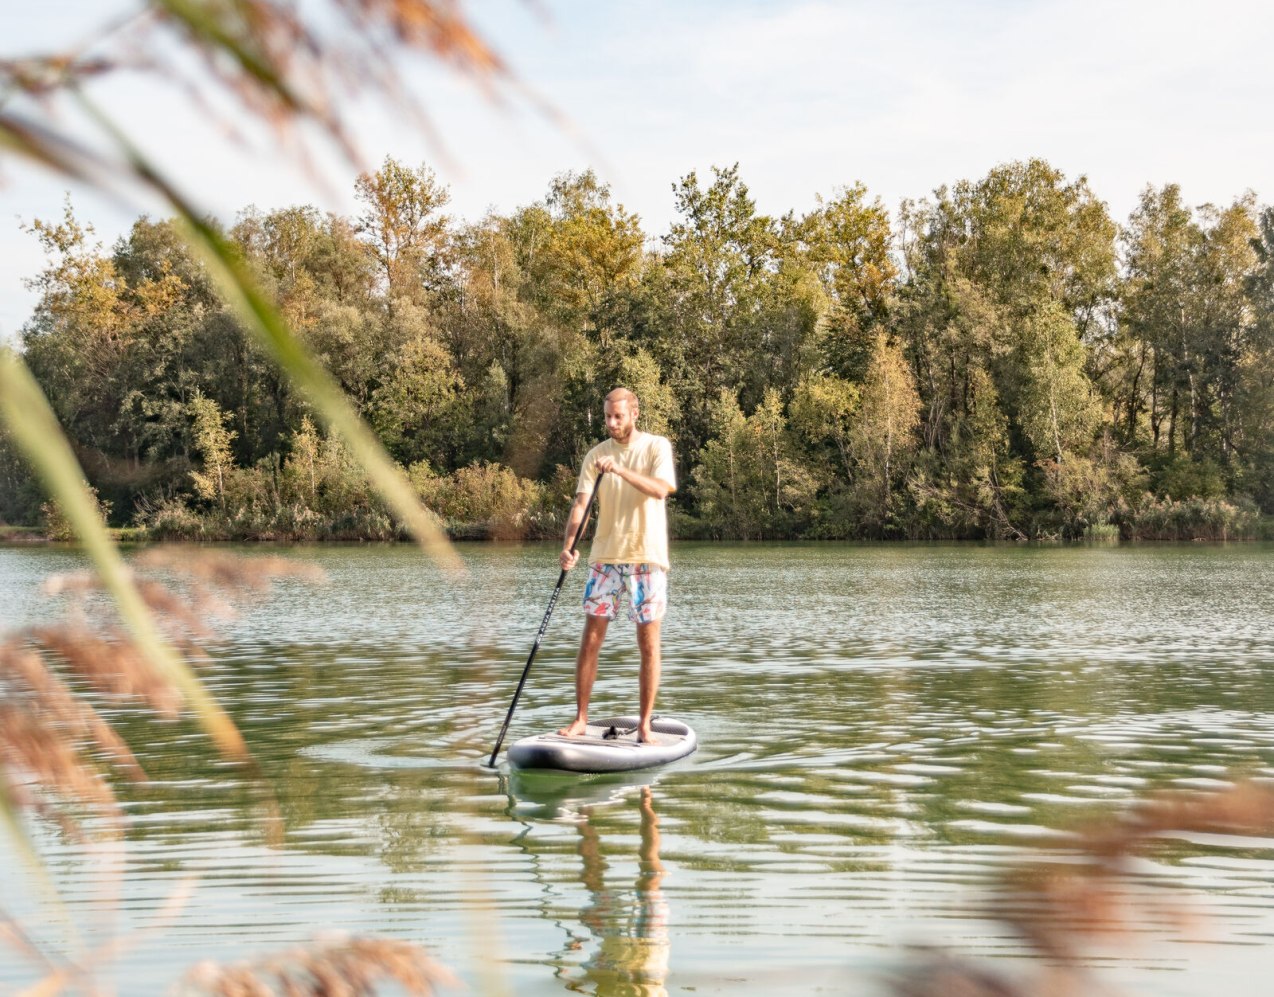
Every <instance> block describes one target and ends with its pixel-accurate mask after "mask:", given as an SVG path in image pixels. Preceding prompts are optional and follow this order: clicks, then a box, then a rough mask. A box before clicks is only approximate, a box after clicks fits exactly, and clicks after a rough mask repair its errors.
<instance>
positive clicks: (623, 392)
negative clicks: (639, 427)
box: [605, 388, 641, 408]
mask: <svg viewBox="0 0 1274 997" xmlns="http://www.w3.org/2000/svg"><path fill="white" fill-rule="evenodd" d="M605 400H606V401H608V402H627V403H628V404H629V405H631V406H632V407H633V408H641V403H640V402H639V401H637V396H636V395H634V394H633V393H632V392H631V391H629V390H628V389H627V388H615V389H614V390H613V391H611V392H610V394H608V395H607V396H606V399H605Z"/></svg>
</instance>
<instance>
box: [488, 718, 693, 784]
mask: <svg viewBox="0 0 1274 997" xmlns="http://www.w3.org/2000/svg"><path fill="white" fill-rule="evenodd" d="M638 719H639V718H637V717H610V718H608V719H606V720H595V721H590V722H589V724H588V729H587V731H586V732H585V733H583V734H581V735H579V736H578V737H566V736H564V735H562V734H558V733H557V732H556V731H555V732H553V733H550V734H536V735H534V736H532V737H524V738H522V740H520V741H515V742H514V743H513V744H511V745H510V746H509V762H510V763H511V764H512V765H515V766H516V767H518V768H520V769H562V770H565V771H567V772H626V771H629V770H631V769H646V768H653V767H654V766H656V765H667V764H668V763H669V762H674V761H676V760H677V759H678V758H684V757H685V756H686V755H688V754H690V752H692V751H694V750H695V748H696V747H697V746H698V743H699V742H698V739H697V738H696V737H695V732H694V731H693V730H691V729H690V727H688V726H687V725H686V724H683V723H682V722H681V721H680V720H672V719H670V718H668V717H656V718H655V719H654V720H652V721H651V723H650V729H651V731H652V733H653V734H654V740H653V741H650V742H647V743H642V742H641V741H638V740H637V730H636V728H637V721H638Z"/></svg>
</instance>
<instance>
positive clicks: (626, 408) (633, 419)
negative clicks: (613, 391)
mask: <svg viewBox="0 0 1274 997" xmlns="http://www.w3.org/2000/svg"><path fill="white" fill-rule="evenodd" d="M603 408H604V409H605V412H606V432H608V433H610V438H611V439H612V440H614V441H615V442H616V443H627V442H628V439H629V437H631V436H632V435H633V430H634V429H635V428H636V427H637V406H636V405H631V404H629V402H628V400H627V399H626V398H621V399H620V400H619V401H614V402H611V401H608V402H607V403H606V404H605V405H604V406H603Z"/></svg>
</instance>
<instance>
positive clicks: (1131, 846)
mask: <svg viewBox="0 0 1274 997" xmlns="http://www.w3.org/2000/svg"><path fill="white" fill-rule="evenodd" d="M1271 831H1274V789H1271V788H1269V787H1268V786H1265V785H1258V784H1256V783H1252V782H1241V783H1238V784H1236V785H1235V786H1233V787H1231V788H1229V789H1226V790H1223V791H1221V792H1217V793H1209V794H1202V795H1200V794H1192V793H1164V794H1161V795H1158V796H1154V797H1151V798H1149V799H1147V800H1145V801H1143V802H1141V803H1139V804H1137V805H1136V806H1134V807H1133V808H1132V809H1131V810H1130V811H1129V812H1128V813H1127V814H1126V815H1125V816H1124V817H1123V818H1122V819H1116V820H1108V821H1104V822H1102V823H1095V824H1092V825H1087V826H1083V827H1081V828H1079V829H1078V832H1077V834H1076V835H1075V837H1074V839H1073V840H1071V841H1069V842H1068V845H1067V851H1066V852H1065V854H1064V859H1065V861H1051V862H1050V861H1047V860H1040V861H1036V862H1033V863H1031V864H1029V865H1026V866H1024V867H1021V868H1019V869H1017V870H1015V871H1014V872H1012V873H1010V874H1009V875H1008V876H1007V877H1006V879H1005V882H1004V883H1003V884H1002V887H1001V889H1000V891H999V892H998V895H997V902H996V904H995V907H994V909H993V910H990V911H988V915H989V916H991V917H994V918H996V919H998V920H1000V921H1002V922H1004V923H1005V924H1007V925H1008V926H1009V927H1011V928H1013V929H1014V931H1015V932H1017V933H1018V934H1019V935H1020V936H1021V937H1022V938H1023V939H1024V940H1025V941H1026V943H1027V946H1028V948H1029V950H1030V951H1031V952H1032V953H1033V954H1034V955H1035V956H1037V958H1038V965H1040V966H1041V967H1043V968H1040V969H1038V970H1037V971H1036V972H1034V973H1033V974H1031V975H1029V976H1028V977H1027V978H1025V979H1013V978H1010V977H1008V976H1006V975H1004V974H1002V973H999V972H996V971H992V970H989V969H987V968H986V967H981V966H977V965H974V964H973V963H971V962H969V961H967V960H964V959H961V958H957V957H955V956H949V955H945V954H937V955H933V956H931V957H927V958H924V959H921V960H919V961H918V962H917V964H916V965H915V966H913V967H912V968H911V969H910V970H909V971H907V972H905V973H904V974H903V975H902V976H900V978H899V979H897V980H896V981H894V987H893V990H894V993H895V994H896V995H897V997H1028V995H1029V997H1040V995H1047V997H1086V995H1089V994H1094V993H1111V990H1110V988H1109V987H1106V986H1103V985H1102V984H1100V983H1099V982H1098V981H1097V980H1095V979H1094V978H1093V976H1092V974H1091V972H1090V970H1089V969H1088V967H1087V966H1086V965H1085V954H1086V952H1085V948H1086V946H1087V945H1089V944H1091V943H1094V942H1097V941H1101V940H1106V939H1111V938H1113V937H1118V936H1122V935H1126V934H1127V933H1129V932H1130V931H1132V930H1134V929H1135V928H1137V927H1138V925H1142V924H1147V923H1155V924H1160V925H1163V924H1167V925H1172V926H1175V927H1178V928H1182V929H1189V928H1190V927H1191V925H1192V923H1193V920H1192V917H1191V915H1190V913H1189V912H1188V911H1187V910H1186V908H1185V906H1184V904H1183V903H1182V902H1181V898H1180V897H1178V896H1176V895H1174V894H1172V893H1170V892H1169V891H1166V890H1154V889H1133V888H1131V887H1132V881H1133V873H1134V868H1133V866H1134V862H1135V861H1136V860H1137V859H1138V858H1139V857H1140V856H1142V855H1145V854H1146V853H1147V852H1149V851H1152V850H1153V848H1154V845H1155V842H1156V840H1157V839H1159V838H1161V837H1165V836H1168V835H1172V834H1182V833H1185V834H1190V833H1195V834H1221V835H1224V834H1238V835H1249V834H1250V835H1268V834H1270V833H1271ZM1059 857H1063V856H1059Z"/></svg>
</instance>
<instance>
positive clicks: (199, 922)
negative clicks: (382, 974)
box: [0, 543, 1274, 997]
mask: <svg viewBox="0 0 1274 997" xmlns="http://www.w3.org/2000/svg"><path fill="white" fill-rule="evenodd" d="M459 550H460V553H461V555H462V557H463V560H464V562H465V565H466V569H467V571H466V574H465V575H464V576H463V577H459V578H453V577H448V576H446V575H443V574H442V573H440V572H439V570H437V569H436V568H434V567H432V566H431V565H430V564H429V563H427V562H425V561H424V560H423V558H422V556H421V555H420V554H419V552H418V551H416V550H415V549H414V548H411V547H407V546H361V547H346V546H325V547H321V548H309V549H293V550H289V551H287V554H288V556H295V557H298V558H305V559H308V560H310V561H313V562H316V563H318V564H319V565H320V566H322V567H323V568H324V570H325V571H326V573H327V576H328V581H327V583H326V584H324V585H321V586H311V585H306V584H302V583H300V582H297V581H288V582H284V583H282V584H280V585H279V586H278V587H277V588H276V591H275V593H274V594H273V596H272V597H270V598H269V599H262V600H257V601H256V603H255V604H254V605H252V606H250V607H249V608H248V609H246V610H245V611H244V612H243V613H242V614H241V615H240V616H239V617H238V618H237V619H235V620H233V621H231V622H229V623H228V624H226V625H225V626H223V627H222V628H221V634H222V638H223V639H222V640H221V641H220V642H219V643H218V644H217V645H216V646H215V647H214V648H213V652H212V658H213V660H212V661H211V663H210V664H209V665H208V666H207V668H206V671H205V675H206V678H207V681H208V683H209V685H210V686H211V687H212V689H213V690H214V691H215V693H216V695H217V696H218V697H219V698H220V699H221V701H222V702H223V703H224V704H225V705H226V706H227V707H228V709H229V710H230V712H231V713H232V714H233V715H234V717H235V719H236V720H237V722H238V723H239V724H240V726H241V728H242V730H243V731H244V733H245V735H246V736H247V738H248V740H249V742H250V744H251V746H252V749H253V751H254V752H255V754H256V756H257V758H258V759H259V760H260V762H261V765H262V767H263V768H264V769H265V771H266V773H267V774H268V777H269V781H270V784H271V786H272V788H273V793H274V796H275V797H276V799H277V807H278V810H279V811H280V812H281V815H282V818H283V824H284V830H283V831H282V838H281V840H277V841H276V840H273V839H271V837H270V834H269V830H268V827H269V822H268V820H267V819H265V818H264V817H263V815H264V814H267V813H268V807H266V806H264V805H263V804H262V803H261V799H260V798H261V795H262V794H261V792H260V790H259V789H256V788H254V787H253V786H252V785H249V784H245V782H244V781H243V778H242V776H241V775H240V774H239V773H238V772H237V771H236V770H235V769H234V768H232V767H229V766H227V765H226V764H225V763H223V762H221V761H219V760H218V759H217V758H216V756H215V755H214V753H213V752H212V751H210V749H209V748H208V747H207V745H206V743H205V741H204V740H203V739H202V738H201V737H200V736H199V735H198V734H197V733H194V732H192V731H191V730H190V729H188V728H187V727H185V726H181V725H178V726H166V725H163V724H159V723H152V722H150V721H144V720H141V719H138V718H136V717H134V716H131V715H124V716H122V717H121V718H120V722H121V725H122V728H123V729H124V730H125V732H126V733H127V734H128V735H129V736H130V738H131V739H132V740H133V743H134V744H135V745H136V746H137V749H138V755H139V757H140V760H141V761H142V763H143V765H144V766H145V767H146V768H147V769H148V771H149V773H150V775H151V779H152V781H151V782H150V783H148V784H146V785H144V786H135V787H134V786H125V787H121V790H120V791H121V795H122V796H123V798H124V799H125V801H126V806H127V810H128V813H129V820H130V823H129V830H128V833H127V836H126V840H125V842H124V843H123V845H122V846H121V847H118V848H116V847H110V846H106V845H102V844H97V845H88V844H85V843H82V842H76V841H75V840H73V839H70V838H67V837H65V836H64V835H62V834H61V833H59V832H56V831H54V830H53V829H51V828H49V827H44V826H40V827H38V828H37V829H36V832H35V837H36V841H37V844H38V846H39V847H40V850H41V851H42V853H43V855H44V856H45V858H46V861H47V863H48V865H49V867H50V869H51V871H52V875H53V877H54V879H55V881H56V882H57V884H58V887H59V889H60V891H61V893H62V895H63V897H64V899H65V901H66V904H67V908H68V910H69V912H70V915H71V920H73V921H74V922H75V923H76V924H77V925H78V926H79V930H80V931H81V932H82V933H84V935H85V936H86V939H87V943H88V944H90V945H92V944H100V943H102V942H103V941H104V940H106V939H108V938H116V939H123V940H124V941H125V942H126V948H125V951H123V952H122V953H121V954H119V955H118V956H117V957H115V958H114V959H113V960H112V962H111V964H110V968H109V969H107V970H105V971H104V972H103V973H102V974H101V975H100V977H99V982H102V983H105V984H108V985H113V986H114V987H116V988H117V989H118V991H119V992H120V993H124V994H152V993H155V994H158V993H163V992H164V991H165V989H166V988H167V987H168V986H169V985H170V984H171V983H172V982H173V981H174V980H176V979H177V978H178V977H180V975H181V973H182V972H183V971H184V969H185V968H186V967H188V966H189V965H190V964H192V963H193V962H195V961H197V960H198V959H201V958H208V957H211V958H215V959H218V960H224V961H237V960H243V959H247V958H250V957H252V956H254V955H256V954H261V953H265V952H267V951H269V950H271V949H274V948H277V947H281V946H287V945H290V944H292V943H295V942H298V941H303V940H306V939H308V938H311V937H313V936H314V935H315V934H316V933H319V932H323V931H326V930H331V929H340V930H344V931H349V932H352V933H356V934H378V935H388V936H391V937H394V938H402V939H409V940H412V941H416V942H419V943H422V944H423V945H425V946H426V947H427V948H428V949H429V950H430V951H431V952H432V953H433V954H434V955H435V956H436V957H437V958H438V959H439V960H440V961H442V962H443V963H445V964H447V965H448V966H450V967H451V968H452V969H453V970H455V971H456V972H457V973H458V974H459V975H460V976H461V977H462V978H464V979H465V980H466V982H467V984H468V987H469V991H468V992H470V993H476V994H483V995H487V994H516V995H540V994H544V995H548V994H560V993H562V992H564V991H565V992H577V993H586V994H598V995H619V994H661V993H665V992H666V993H668V994H731V995H737V994H757V995H761V994H766V995H770V994H810V993H842V992H852V993H862V994H874V993H882V992H884V988H885V985H886V982H887V981H888V979H890V977H891V974H893V973H895V972H896V971H898V970H899V969H901V968H905V967H906V966H908V965H910V964H912V962H913V961H914V960H915V958H916V955H915V953H914V951H913V950H912V949H911V948H910V946H913V945H921V946H928V945H933V946H940V947H943V948H944V949H946V950H949V951H952V952H954V953H957V954H959V955H961V956H965V957H970V958H972V959H975V960H979V961H984V963H985V964H986V965H989V966H990V967H991V968H992V969H993V970H995V971H997V972H1006V973H1010V974H1013V973H1025V972H1027V971H1029V970H1030V969H1031V964H1030V963H1029V962H1028V961H1027V958H1026V957H1027V955H1028V952H1029V950H1028V949H1027V947H1026V945H1025V943H1024V942H1023V941H1022V939H1021V937H1020V936H1019V935H1018V934H1017V933H1016V932H1015V931H1014V930H1013V929H1012V928H1011V927H1009V926H1007V925H1006V924H1004V923H1001V922H1000V921H998V920H996V919H995V918H993V917H992V916H991V914H990V913H989V912H988V907H989V906H990V907H994V904H995V898H996V896H997V895H998V894H997V886H996V884H997V883H998V882H999V880H1000V878H1001V877H1002V876H1003V875H1004V874H1005V873H1006V872H1007V871H1008V870H1010V869H1011V868H1012V867H1014V866H1015V865H1016V864H1017V863H1020V862H1022V861H1024V860H1027V859H1030V858H1031V857H1032V856H1033V855H1034V854H1035V853H1036V852H1037V850H1038V849H1040V847H1041V846H1050V847H1054V848H1056V847H1058V846H1061V848H1062V854H1063V855H1064V854H1065V844H1066V841H1067V839H1066V837H1065V835H1066V833H1067V832H1068V831H1069V830H1070V829H1072V828H1074V827H1075V826H1076V825H1078V824H1080V823H1081V822H1086V821H1094V820H1100V819H1101V818H1103V817H1104V816H1106V815H1112V814H1116V813H1118V812H1119V811H1120V810H1121V808H1125V807H1127V806H1128V805H1129V804H1130V802H1131V801H1133V800H1134V799H1136V798H1139V797H1141V796H1143V795H1145V794H1146V793H1148V792H1150V791H1152V790H1154V789H1160V788H1177V789H1186V790H1191V791H1207V790H1210V789H1213V788H1218V787H1223V786H1225V785H1227V784H1228V783H1229V780H1231V779H1233V778H1236V777H1237V776H1239V775H1244V776H1255V777H1258V778H1262V779H1270V778H1272V777H1274V626H1272V623H1274V547H1271V546H1269V545H1229V546H1212V545H1181V546H1135V547H1125V546H1120V547H1116V546H1109V547H1106V546H1101V547H1026V546H1021V547H1018V546H976V545H934V546H915V545H892V546H887V545H879V546H876V545H864V546H855V545H740V544H688V543H687V544H681V545H678V546H677V547H676V550H675V551H674V560H675V564H674V571H673V574H672V606H671V609H670V613H669V616H668V618H667V621H666V623H665V637H664V658H665V661H664V684H663V690H662V693H661V696H660V701H659V710H660V712H662V713H665V714H667V715H669V716H675V717H677V718H680V719H683V720H686V721H688V722H689V723H691V724H692V725H693V726H694V727H695V728H696V730H697V731H698V734H699V737H700V749H699V751H698V752H697V753H696V754H695V755H693V756H691V757H690V758H689V759H688V760H686V761H684V762H682V763H678V764H677V765H675V766H672V767H670V768H667V769H664V770H662V771H657V772H654V773H647V774H645V775H644V776H640V777H636V776H630V777H579V776H575V777H551V776H539V777H533V776H526V775H521V776H519V775H510V773H509V772H508V771H507V770H504V769H501V771H499V772H498V773H492V772H489V771H487V770H485V769H484V768H483V767H482V762H483V761H485V757H486V755H487V754H488V753H489V752H490V749H491V746H492V743H493V741H494V739H495V736H496V734H497V733H498V730H499V725H500V722H501V721H502V719H503V717H504V713H505V711H506V709H507V708H508V705H509V701H510V698H511V696H512V694H513V689H514V687H515V685H516V682H517V678H518V675H519V674H520V671H521V667H522V664H523V662H524V660H525V657H526V653H527V650H528V649H529V646H530V643H531V640H532V638H533V637H534V634H535V630H536V628H537V626H538V625H539V622H540V619H541V617H542V616H543V613H544V609H545V606H546V604H547V601H548V597H549V594H550V593H551V591H552V587H553V583H554V582H555V581H556V577H557V568H556V562H555V548H554V547H553V546H552V545H526V546H500V545H468V546H462V547H460V548H459ZM247 553H248V554H249V555H251V554H253V553H255V551H252V550H249V551H248V552H247ZM80 563H81V559H80V557H79V555H78V554H77V553H75V552H74V551H70V550H65V549H59V548H50V547H16V546H10V547H0V631H3V630H10V629H13V628H16V627H18V626H21V625H25V624H29V623H31V622H33V621H36V620H43V619H47V618H48V617H49V614H50V613H52V612H54V610H55V609H56V607H55V606H52V605H51V604H50V603H49V601H48V600H46V599H45V598H44V597H42V596H40V595H39V593H38V591H37V589H38V585H39V582H40V580H41V579H42V578H43V577H44V576H45V575H47V574H49V573H52V572H57V571H64V570H68V569H70V568H73V567H76V566H78V565H79V564H80ZM582 581H583V576H582V572H576V573H574V574H573V575H572V576H571V578H570V580H569V581H568V584H567V591H566V592H565V593H564V596H563V599H562V601H561V602H560V603H559V605H558V609H557V611H556V613H555V616H554V619H553V623H552V625H551V628H550V631H549V634H548V636H547V637H546V639H545V642H544V644H543V646H542V648H541V650H540V654H539V657H538V658H537V662H536V665H535V667H534V670H533V671H532V674H531V678H530V681H529V683H528V687H527V691H526V693H525V694H524V696H523V700H522V703H521V705H520V707H519V710H518V712H517V715H516V716H515V718H514V723H513V727H512V729H511V732H510V738H511V739H512V738H515V737H519V736H523V735H525V734H528V733H533V732H538V731H541V730H543V729H546V728H549V727H553V726H557V725H559V724H561V723H564V722H565V721H566V720H568V719H569V717H570V714H571V712H572V695H573V694H572V687H571V681H572V679H571V676H572V662H573V653H574V646H575V642H576V640H577V639H578V634H579V628H580V615H579V609H578V599H579V592H580V587H581V585H582ZM636 673H637V655H636V649H635V645H634V640H633V631H632V626H631V624H629V623H627V622H626V621H624V622H620V623H616V624H615V625H613V626H612V628H611V634H610V638H609V641H608V645H607V647H606V648H605V650H604V652H603V661H602V670H601V678H600V680H599V683H598V687H597V690H596V693H595V695H594V715H595V716H596V715H600V714H602V713H607V712H612V711H613V712H619V711H623V712H628V711H631V710H632V708H633V707H634V706H635V701H636ZM0 860H2V861H3V864H4V869H5V870H6V873H5V877H4V885H3V899H2V900H0V909H3V910H4V911H5V912H7V913H9V914H14V915H16V916H17V917H18V918H19V919H20V920H22V922H23V923H24V924H26V925H27V926H28V928H29V930H31V931H32V932H33V933H34V934H35V935H36V937H38V938H39V939H41V940H42V941H43V942H44V943H45V944H48V945H54V944H55V942H56V941H57V940H58V939H64V938H65V937H66V930H65V928H63V927H60V926H59V921H58V920H57V918H56V917H55V916H54V914H53V913H52V911H51V909H50V907H49V906H48V905H47V904H46V903H45V902H44V901H42V900H41V899H40V897H39V894H38V892H37V891H36V890H35V889H34V887H33V886H32V884H31V883H30V877H29V875H27V874H25V873H23V872H22V871H21V868H22V867H21V866H20V864H19V863H18V862H17V860H16V858H15V857H14V852H13V850H12V848H11V847H10V845H9V843H8V842H7V841H5V842H3V843H0ZM184 889H189V890H192V891H193V892H192V894H191V896H190V898H189V899H188V900H187V901H186V902H185V903H184V905H180V906H175V905H172V904H170V903H169V902H170V901H171V900H173V898H174V897H175V896H177V895H179V894H180V892H181V891H182V890H184ZM1128 889H1129V891H1130V892H1131V893H1132V894H1133V895H1137V894H1139V893H1141V892H1147V891H1149V892H1151V893H1153V894H1154V895H1155V896H1159V895H1160V894H1162V896H1163V897H1167V898H1171V902H1172V905H1173V906H1177V905H1181V906H1184V908H1185V909H1186V910H1187V911H1188V913H1189V914H1190V915H1191V917H1190V918H1189V919H1188V920H1187V921H1186V922H1180V921H1178V920H1176V919H1173V918H1168V917H1147V918H1143V919H1139V920H1138V921H1136V922H1135V923H1134V924H1132V925H1131V926H1130V928H1131V930H1130V931H1129V932H1128V934H1127V935H1125V936H1124V937H1122V938H1120V939H1118V940H1116V941H1115V942H1114V943H1101V944H1099V945H1098V946H1097V947H1094V948H1093V949H1092V950H1091V952H1090V953H1089V955H1088V961H1089V963H1090V965H1091V967H1092V971H1093V972H1094V974H1095V977H1096V978H1097V979H1099V980H1101V981H1103V982H1104V983H1106V984H1107V985H1110V986H1112V987H1115V988H1117V989H1118V990H1119V992H1122V993H1128V994H1147V995H1149V994H1153V995H1156V997H1171V995H1178V994H1179V995H1202V994H1222V993H1224V994H1229V995H1238V994H1246V993H1254V992H1257V991H1256V990H1253V986H1255V985H1256V984H1255V982H1254V981H1255V980H1257V979H1259V975H1258V974H1260V973H1262V972H1265V973H1268V972H1269V971H1270V970H1271V969H1274V947H1271V937H1272V935H1274V836H1272V837H1271V838H1268V839H1266V838H1252V837H1245V838H1241V839H1236V840H1230V839H1227V838H1223V837H1220V836H1203V835H1190V834H1179V835H1170V836H1167V837H1165V838H1164V840H1163V841H1162V842H1161V844H1160V846H1159V847H1157V848H1156V849H1155V850H1154V851H1153V852H1152V853H1151V854H1149V855H1147V856H1146V857H1145V858H1144V859H1142V860H1140V861H1139V863H1138V864H1137V865H1136V866H1135V869H1134V876H1133V881H1132V882H1130V883H1129V884H1128ZM36 978H38V974H36V973H35V972H34V971H33V969H32V967H31V966H30V965H28V964H27V963H26V962H24V961H23V959H22V958H20V957H19V955H18V954H17V952H16V951H15V950H14V949H12V948H4V949H0V992H11V991H13V990H15V989H16V988H18V987H19V986H20V985H21V984H22V983H24V982H31V981H32V980H34V979H36ZM1257 989H1258V990H1259V989H1260V988H1259V987H1258V988H1257Z"/></svg>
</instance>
